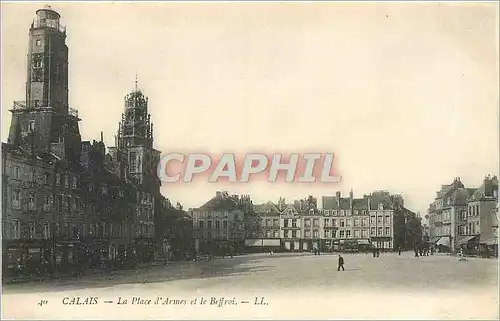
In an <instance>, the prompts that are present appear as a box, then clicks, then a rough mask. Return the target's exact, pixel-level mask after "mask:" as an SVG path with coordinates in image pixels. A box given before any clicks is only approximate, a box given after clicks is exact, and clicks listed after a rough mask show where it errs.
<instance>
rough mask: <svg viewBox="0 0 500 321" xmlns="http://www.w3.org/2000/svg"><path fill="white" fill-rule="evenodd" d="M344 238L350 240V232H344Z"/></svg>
mask: <svg viewBox="0 0 500 321" xmlns="http://www.w3.org/2000/svg"><path fill="white" fill-rule="evenodd" d="M345 237H346V238H350V237H351V231H350V230H347V231H345Z"/></svg>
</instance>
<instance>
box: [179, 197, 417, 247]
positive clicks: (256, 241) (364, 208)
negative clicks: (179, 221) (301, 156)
mask: <svg viewBox="0 0 500 321" xmlns="http://www.w3.org/2000/svg"><path fill="white" fill-rule="evenodd" d="M189 215H190V216H191V217H192V222H193V230H194V231H195V238H196V239H197V240H198V242H199V244H200V246H201V247H206V248H212V249H213V248H220V247H225V246H227V244H228V243H229V244H235V245H236V246H237V247H243V246H244V247H246V248H247V249H248V248H255V249H273V250H285V251H309V250H312V249H314V248H316V249H318V250H322V251H328V250H330V249H335V248H337V249H341V248H346V247H366V248H378V249H385V250H393V249H397V248H413V247H414V245H415V243H418V242H420V240H421V228H420V217H419V216H418V215H416V214H415V213H413V212H412V211H410V210H408V209H407V208H405V207H404V201H403V198H402V197H401V196H400V195H391V194H390V193H389V192H387V191H376V192H373V193H371V194H370V195H364V196H363V198H354V195H353V192H352V191H351V192H350V195H349V196H348V197H342V196H341V194H340V192H337V193H336V195H335V196H323V197H322V206H321V207H319V206H318V202H317V199H316V198H314V197H312V196H309V197H307V198H305V199H302V200H297V201H294V202H292V203H287V202H286V201H285V199H283V198H281V199H280V200H279V201H278V202H276V203H274V202H267V203H264V204H255V205H254V204H253V202H252V201H251V200H250V197H249V196H244V197H238V196H237V195H229V194H228V193H227V192H217V193H216V196H215V197H214V198H212V199H211V200H209V201H208V202H207V203H205V204H204V205H203V206H201V207H200V208H196V209H190V210H189Z"/></svg>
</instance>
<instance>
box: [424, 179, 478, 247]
mask: <svg viewBox="0 0 500 321" xmlns="http://www.w3.org/2000/svg"><path fill="white" fill-rule="evenodd" d="M469 193H470V190H469V189H467V188H465V186H464V184H463V183H462V182H461V181H460V178H459V177H456V178H455V179H454V180H453V183H452V184H449V185H442V186H441V190H440V191H438V192H436V197H435V199H434V202H432V204H431V205H430V206H429V210H428V214H429V226H430V229H429V230H430V241H431V243H435V244H436V245H438V246H440V247H442V248H443V249H445V250H448V251H454V250H455V247H456V245H457V242H458V239H457V236H458V235H459V233H458V229H459V227H461V226H463V221H464V220H463V218H464V215H465V210H466V209H465V206H466V200H467V197H468V195H469ZM461 218H462V219H461Z"/></svg>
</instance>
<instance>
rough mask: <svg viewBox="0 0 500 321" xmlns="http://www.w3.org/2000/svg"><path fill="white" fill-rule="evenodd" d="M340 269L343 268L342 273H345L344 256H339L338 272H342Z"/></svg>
mask: <svg viewBox="0 0 500 321" xmlns="http://www.w3.org/2000/svg"><path fill="white" fill-rule="evenodd" d="M340 268H342V271H345V269H344V258H343V257H342V255H339V266H338V268H337V271H340Z"/></svg>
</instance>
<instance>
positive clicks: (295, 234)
mask: <svg viewBox="0 0 500 321" xmlns="http://www.w3.org/2000/svg"><path fill="white" fill-rule="evenodd" d="M299 205H300V203H297V202H295V204H282V205H281V208H280V209H282V212H281V214H280V238H281V247H282V248H283V249H284V250H286V251H301V250H302V247H301V244H302V242H301V239H302V234H301V226H302V224H301V223H302V215H301V213H302V210H301V208H300V207H299Z"/></svg>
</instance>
